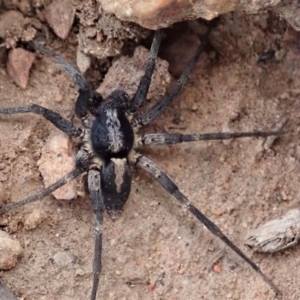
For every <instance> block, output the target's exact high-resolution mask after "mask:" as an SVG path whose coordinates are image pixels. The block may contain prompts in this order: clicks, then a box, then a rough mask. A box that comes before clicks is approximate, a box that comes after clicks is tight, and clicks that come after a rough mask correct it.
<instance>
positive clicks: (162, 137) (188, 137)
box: [141, 131, 285, 145]
mask: <svg viewBox="0 0 300 300" xmlns="http://www.w3.org/2000/svg"><path fill="white" fill-rule="evenodd" d="M282 134H285V132H283V131H266V132H264V131H253V132H218V133H194V134H181V133H148V134H144V135H143V136H142V137H141V142H142V144H143V145H170V144H179V143H186V142H195V141H208V140H230V139H236V138H245V137H268V136H278V135H282Z"/></svg>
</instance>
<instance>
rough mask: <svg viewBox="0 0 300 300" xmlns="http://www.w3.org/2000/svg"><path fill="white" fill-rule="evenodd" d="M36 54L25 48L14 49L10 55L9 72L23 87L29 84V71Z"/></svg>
mask: <svg viewBox="0 0 300 300" xmlns="http://www.w3.org/2000/svg"><path fill="white" fill-rule="evenodd" d="M34 59H35V54H34V53H32V52H29V51H27V50H24V49H23V48H16V49H12V50H10V52H9V55H8V62H7V73H8V75H9V77H10V78H11V79H12V80H13V81H14V82H15V83H16V84H17V85H18V86H19V87H20V88H22V89H25V88H26V87H27V84H28V79H29V71H30V69H31V66H32V64H33V62H34Z"/></svg>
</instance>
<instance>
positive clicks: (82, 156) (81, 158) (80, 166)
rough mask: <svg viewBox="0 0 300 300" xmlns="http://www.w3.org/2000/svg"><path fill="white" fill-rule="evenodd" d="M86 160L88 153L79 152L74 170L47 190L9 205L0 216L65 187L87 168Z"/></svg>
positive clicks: (0, 210) (1, 211)
mask: <svg viewBox="0 0 300 300" xmlns="http://www.w3.org/2000/svg"><path fill="white" fill-rule="evenodd" d="M88 159H89V153H87V152H86V151H85V150H82V149H81V150H79V152H78V153H77V156H76V168H75V169H74V170H73V171H71V172H69V173H68V174H66V175H65V176H63V177H62V178H60V179H59V180H57V181H56V182H54V183H53V184H51V185H50V186H48V187H47V188H45V189H43V190H41V191H39V192H37V193H36V194H35V195H32V196H30V197H28V198H26V199H24V200H21V201H19V202H16V203H11V204H8V205H6V206H5V207H3V208H2V209H0V216H1V215H3V214H5V213H7V212H9V211H10V210H12V209H15V208H18V207H20V206H23V205H26V204H28V203H32V202H35V201H38V200H41V199H43V198H44V197H46V196H48V195H50V194H51V193H53V192H54V191H56V190H57V189H59V188H60V187H62V186H63V185H65V184H66V183H67V182H69V181H70V180H72V179H75V178H76V177H78V176H79V175H80V174H82V173H83V172H84V171H85V170H86V169H87V167H88Z"/></svg>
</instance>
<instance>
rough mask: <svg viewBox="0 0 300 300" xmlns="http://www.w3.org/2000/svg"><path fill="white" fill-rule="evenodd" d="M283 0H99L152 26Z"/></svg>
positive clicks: (259, 7)
mask: <svg viewBox="0 0 300 300" xmlns="http://www.w3.org/2000/svg"><path fill="white" fill-rule="evenodd" d="M280 2H281V1H280V0H270V1H257V0H249V1H238V0H198V1H189V0H182V1H178V0H160V1H141V0H118V1H116V0H100V3H101V5H102V8H103V9H104V10H105V11H106V12H108V13H111V14H115V15H116V16H117V17H118V18H119V19H121V20H123V21H130V22H136V23H138V24H140V25H141V26H143V27H146V28H149V29H157V28H161V27H168V26H170V25H171V24H173V23H176V22H180V21H183V20H193V19H198V18H203V19H206V20H212V19H214V18H216V17H217V16H219V15H221V14H224V13H227V12H230V11H234V10H240V11H246V12H248V13H257V12H258V11H259V10H262V9H266V8H271V7H274V6H275V5H278V4H279V3H280ZM294 2H296V1H294Z"/></svg>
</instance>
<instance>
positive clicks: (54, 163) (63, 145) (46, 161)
mask: <svg viewBox="0 0 300 300" xmlns="http://www.w3.org/2000/svg"><path fill="white" fill-rule="evenodd" d="M37 164H38V167H39V170H40V172H41V174H42V176H43V179H44V183H45V186H48V185H50V184H52V183H54V182H55V181H57V180H59V179H60V178H61V177H63V176H64V175H66V174H67V173H69V172H71V171H72V170H73V169H74V167H75V155H74V152H73V150H72V146H71V143H70V139H69V138H68V137H67V136H66V135H65V134H63V133H62V132H57V131H55V133H54V134H52V135H50V136H49V137H48V139H47V141H46V144H45V146H44V147H43V149H42V155H41V158H40V159H39V161H38V162H37ZM52 195H53V196H54V197H55V198H56V199H60V200H71V199H74V198H76V196H77V192H76V182H75V181H74V180H73V181H69V182H68V183H67V184H65V185H64V186H63V187H61V188H60V189H58V190H56V191H55V192H54V193H52Z"/></svg>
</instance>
